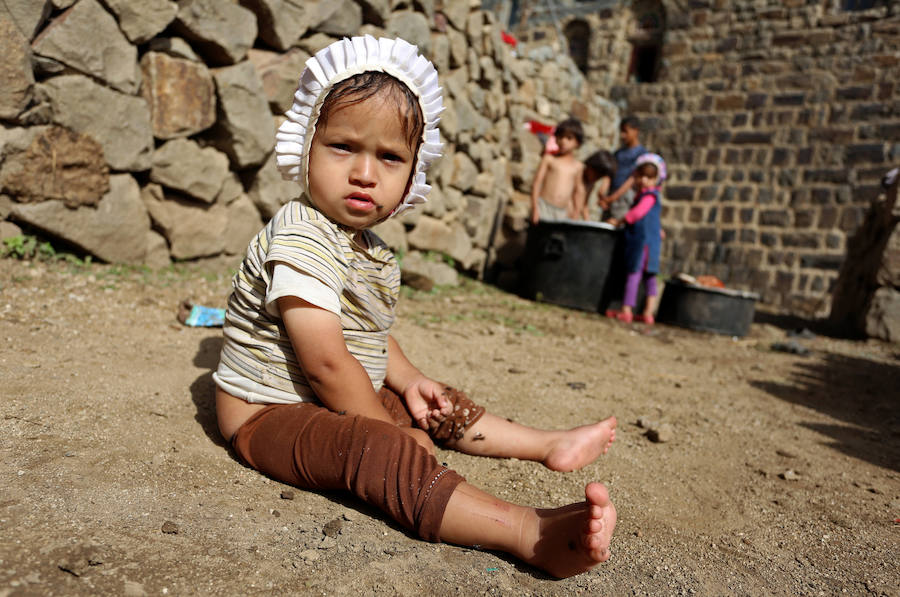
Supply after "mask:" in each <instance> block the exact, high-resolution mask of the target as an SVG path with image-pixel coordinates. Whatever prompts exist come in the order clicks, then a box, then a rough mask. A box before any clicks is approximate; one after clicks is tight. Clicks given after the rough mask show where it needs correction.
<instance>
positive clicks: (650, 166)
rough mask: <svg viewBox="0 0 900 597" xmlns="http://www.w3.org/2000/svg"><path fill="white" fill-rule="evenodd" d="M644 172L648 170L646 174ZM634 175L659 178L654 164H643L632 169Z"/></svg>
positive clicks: (657, 169)
mask: <svg viewBox="0 0 900 597" xmlns="http://www.w3.org/2000/svg"><path fill="white" fill-rule="evenodd" d="M646 170H649V172H647V171H646ZM634 173H635V174H641V175H643V176H651V177H653V178H656V177H657V176H659V168H657V167H656V164H654V163H652V162H644V163H643V164H641V165H640V166H638V167H637V168H635V169H634Z"/></svg>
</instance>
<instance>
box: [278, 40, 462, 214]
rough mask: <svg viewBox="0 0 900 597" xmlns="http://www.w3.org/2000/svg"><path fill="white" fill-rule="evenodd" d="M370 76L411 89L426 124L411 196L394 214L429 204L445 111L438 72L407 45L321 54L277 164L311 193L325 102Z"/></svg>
mask: <svg viewBox="0 0 900 597" xmlns="http://www.w3.org/2000/svg"><path fill="white" fill-rule="evenodd" d="M366 71H382V72H385V73H387V74H389V75H391V76H393V77H395V78H397V79H398V80H400V82H401V83H403V84H404V85H406V86H407V87H409V89H410V90H411V91H412V92H413V94H414V95H415V96H416V97H417V98H418V100H419V107H420V108H421V109H422V115H423V116H424V118H425V128H424V131H423V133H422V142H421V143H420V145H419V151H418V153H417V155H416V163H415V165H414V167H413V170H412V180H411V183H410V186H409V192H408V193H407V195H406V197H404V198H403V201H402V202H401V203H400V204H399V205H398V206H397V208H396V209H395V210H394V212H393V214H392V215H394V214H399V213H402V212H403V211H406V210H407V209H409V208H411V207H413V206H414V205H415V204H417V203H424V202H425V196H426V195H427V194H428V191H430V190H431V186H429V185H428V184H426V182H425V170H427V169H428V167H429V166H430V165H431V163H432V162H434V161H435V160H436V159H437V158H439V157H440V155H441V147H442V144H441V138H440V133H439V132H438V126H437V125H438V122H439V121H440V118H439V115H440V113H441V112H442V111H443V110H444V108H443V99H442V97H441V88H440V87H438V78H437V70H436V69H435V68H434V65H433V64H431V62H430V61H429V60H428V59H426V58H425V57H423V56H421V55H420V54H419V49H418V48H417V47H416V46H414V45H412V44H410V43H409V42H407V41H404V40H402V39H399V38H398V39H387V38H384V37H382V38H380V39H375V38H374V37H372V36H371V35H366V36H362V37H351V38H349V39H348V38H344V39H342V40H339V41H336V42H334V43H332V44H331V45H329V46H327V47H325V48H323V49H322V50H320V51H318V52H317V53H316V55H315V56H313V57H312V58H310V59H309V60H307V61H306V68H305V69H304V70H303V73H302V74H301V75H300V84H299V86H298V87H297V91H296V92H295V93H294V104H293V106H291V109H290V110H288V111H287V112H286V113H285V116H286V117H287V120H285V121H284V123H283V124H282V125H281V126H280V127H278V132H277V133H276V135H275V162H276V164H277V165H278V169H279V170H280V171H281V175H282V177H284V178H285V179H286V180H292V181H294V182H297V183H299V184H300V186H301V187H302V188H303V189H304V190H305V189H307V188H309V178H308V168H309V148H310V146H311V145H312V140H313V137H314V136H315V133H316V123H317V122H318V119H319V111H320V109H321V107H322V102H324V101H325V97H326V96H327V95H328V92H329V91H331V89H332V87H334V85H335V84H336V83H339V82H340V81H343V80H345V79H348V78H350V77H352V76H353V75H357V74H359V73H362V72H366Z"/></svg>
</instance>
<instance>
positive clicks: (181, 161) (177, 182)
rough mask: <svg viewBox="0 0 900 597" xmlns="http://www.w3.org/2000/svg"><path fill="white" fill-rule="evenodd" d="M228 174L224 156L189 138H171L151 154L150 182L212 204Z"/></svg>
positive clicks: (226, 161) (226, 158)
mask: <svg viewBox="0 0 900 597" xmlns="http://www.w3.org/2000/svg"><path fill="white" fill-rule="evenodd" d="M228 174H229V172H228V157H227V156H225V154H223V153H221V152H220V151H218V150H216V149H215V148H213V147H200V145H198V144H197V143H196V142H195V141H191V140H189V139H174V140H172V141H169V142H167V143H165V144H163V145H162V146H160V147H159V148H158V149H157V150H156V151H155V152H154V153H153V168H152V169H151V170H150V180H152V181H153V182H158V183H159V184H161V185H164V186H167V187H169V188H170V189H174V190H176V191H181V192H183V193H186V194H188V195H190V196H191V197H194V198H196V199H200V200H201V201H205V202H206V203H213V202H214V201H215V200H216V197H217V196H218V194H219V191H221V190H222V185H223V183H224V182H225V178H226V177H227V176H228Z"/></svg>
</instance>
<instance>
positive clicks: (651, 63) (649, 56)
mask: <svg viewBox="0 0 900 597" xmlns="http://www.w3.org/2000/svg"><path fill="white" fill-rule="evenodd" d="M659 52H660V49H659V46H656V45H649V46H634V48H633V49H632V51H631V66H630V67H629V69H628V78H629V79H630V80H632V81H634V82H635V83H652V82H653V81H655V80H656V72H657V68H658V66H659Z"/></svg>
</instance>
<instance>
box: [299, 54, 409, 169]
mask: <svg viewBox="0 0 900 597" xmlns="http://www.w3.org/2000/svg"><path fill="white" fill-rule="evenodd" d="M379 93H384V94H385V95H386V99H387V98H389V99H391V100H393V101H394V102H395V103H396V104H397V110H398V113H399V116H400V123H401V125H402V126H403V134H404V135H406V139H407V141H408V142H409V146H410V147H411V148H412V149H413V155H415V154H416V153H417V152H418V149H419V143H421V141H422V133H423V131H424V130H425V117H424V116H423V115H422V109H421V108H420V107H419V100H418V99H416V96H415V94H414V93H413V92H412V91H411V90H410V89H409V87H407V86H406V85H404V84H403V83H401V82H400V81H399V80H398V79H397V78H395V77H392V76H391V75H389V74H387V73H385V72H382V71H374V70H372V71H365V72H362V73H359V74H358V75H353V76H352V77H349V78H347V79H344V80H343V81H339V82H338V83H336V84H335V86H334V87H332V88H331V91H329V92H328V95H327V96H326V97H325V100H324V101H323V102H322V107H321V108H320V109H319V120H318V122H317V123H316V127H317V128H324V127H325V126H326V124H327V123H328V118H329V117H330V116H331V113H332V112H334V111H335V110H337V109H338V108H342V107H344V106H352V105H354V104H358V103H360V102H364V101H366V100H367V99H369V98H371V97H374V96H376V95H378V94H379Z"/></svg>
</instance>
